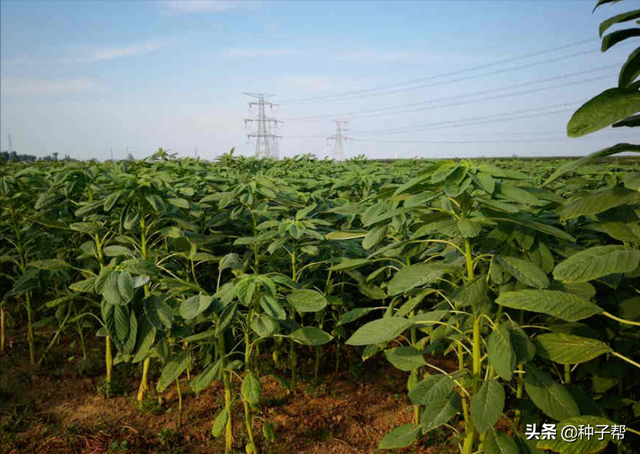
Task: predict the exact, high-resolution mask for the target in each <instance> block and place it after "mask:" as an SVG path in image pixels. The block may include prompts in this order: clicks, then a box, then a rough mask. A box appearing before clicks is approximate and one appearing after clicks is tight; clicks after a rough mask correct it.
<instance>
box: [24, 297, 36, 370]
mask: <svg viewBox="0 0 640 454" xmlns="http://www.w3.org/2000/svg"><path fill="white" fill-rule="evenodd" d="M26 298H27V340H28V341H29V364H30V365H31V369H32V370H33V367H34V366H35V365H36V347H35V341H34V338H33V309H32V308H31V292H27V294H26Z"/></svg>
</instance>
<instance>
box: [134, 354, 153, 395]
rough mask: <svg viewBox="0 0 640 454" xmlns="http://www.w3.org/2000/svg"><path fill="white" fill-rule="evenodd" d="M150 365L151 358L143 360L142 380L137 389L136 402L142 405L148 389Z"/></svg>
mask: <svg viewBox="0 0 640 454" xmlns="http://www.w3.org/2000/svg"><path fill="white" fill-rule="evenodd" d="M150 364H151V357H149V358H145V360H144V362H143V363H142V380H140V387H139V388H138V396H137V399H138V402H140V404H141V405H142V401H143V400H144V395H145V393H146V392H147V390H148V389H149V365H150Z"/></svg>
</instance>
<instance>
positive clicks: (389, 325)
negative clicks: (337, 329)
mask: <svg viewBox="0 0 640 454" xmlns="http://www.w3.org/2000/svg"><path fill="white" fill-rule="evenodd" d="M410 325H411V322H410V321H409V320H407V319H406V318H401V317H387V318H381V319H379V320H374V321H372V322H369V323H366V324H365V325H363V326H361V327H360V328H359V329H358V330H357V331H356V332H355V333H353V335H352V336H351V337H350V338H349V339H348V340H347V342H346V344H347V345H371V344H380V343H382V342H388V341H390V340H393V339H395V338H396V337H398V336H399V335H400V334H402V332H403V331H404V330H405V329H407V328H408V327H409V326H410Z"/></svg>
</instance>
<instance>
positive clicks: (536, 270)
mask: <svg viewBox="0 0 640 454" xmlns="http://www.w3.org/2000/svg"><path fill="white" fill-rule="evenodd" d="M498 260H499V261H500V263H502V266H504V267H505V269H506V270H507V271H508V272H509V273H511V274H512V275H513V276H514V277H515V278H516V279H517V280H518V281H520V282H522V283H523V284H524V285H528V286H529V287H535V288H537V289H544V288H547V287H549V278H548V277H547V273H545V272H544V271H542V270H541V269H540V267H538V266H537V265H536V264H535V263H531V262H528V261H526V260H522V259H519V258H516V257H504V256H498Z"/></svg>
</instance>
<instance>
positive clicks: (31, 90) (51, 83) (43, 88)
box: [0, 78, 100, 98]
mask: <svg viewBox="0 0 640 454" xmlns="http://www.w3.org/2000/svg"><path fill="white" fill-rule="evenodd" d="M99 87H100V85H99V84H97V83H96V82H94V81H92V80H89V79H72V80H45V79H35V78H19V79H18V78H11V79H2V80H0V97H3V98H5V97H16V96H37V95H50V94H56V93H74V92H83V91H89V90H94V89H97V88H99Z"/></svg>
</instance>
